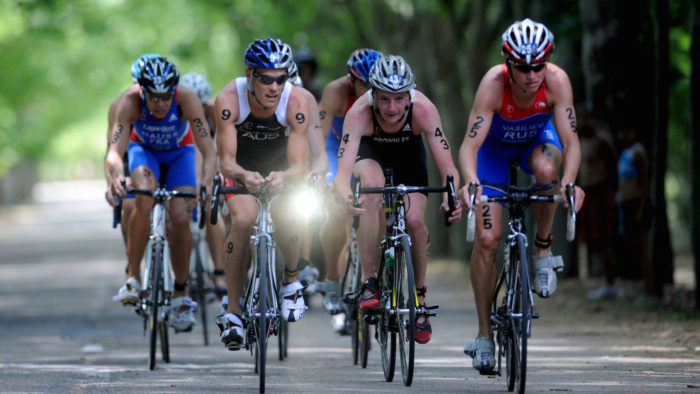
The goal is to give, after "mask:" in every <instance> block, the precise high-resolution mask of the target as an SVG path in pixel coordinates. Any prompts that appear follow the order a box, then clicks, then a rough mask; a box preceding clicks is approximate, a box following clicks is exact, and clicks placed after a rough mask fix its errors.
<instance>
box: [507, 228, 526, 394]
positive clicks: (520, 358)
mask: <svg viewBox="0 0 700 394" xmlns="http://www.w3.org/2000/svg"><path fill="white" fill-rule="evenodd" d="M514 252H516V253H512V254H511V256H513V257H512V261H511V275H512V285H511V286H510V288H511V289H512V290H513V293H512V294H513V298H512V300H511V305H510V308H509V309H510V310H511V312H512V315H513V316H511V317H510V319H509V324H508V334H509V335H508V344H507V347H506V368H507V370H506V373H507V378H508V379H507V380H508V391H513V390H515V388H516V387H517V388H518V392H519V393H521V394H522V393H524V392H525V380H526V379H525V377H526V373H527V338H528V336H529V331H530V296H531V295H530V286H529V283H530V282H529V276H528V275H529V273H528V269H527V260H526V259H527V250H526V247H525V243H524V242H523V241H522V240H520V239H518V241H517V250H516V251H514Z"/></svg>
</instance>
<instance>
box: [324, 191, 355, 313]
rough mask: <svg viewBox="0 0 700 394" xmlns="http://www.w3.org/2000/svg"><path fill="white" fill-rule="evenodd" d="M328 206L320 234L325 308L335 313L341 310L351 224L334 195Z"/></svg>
mask: <svg viewBox="0 0 700 394" xmlns="http://www.w3.org/2000/svg"><path fill="white" fill-rule="evenodd" d="M328 205H329V208H328V213H327V215H326V220H325V221H324V223H323V225H322V226H321V232H320V238H321V246H322V248H323V253H324V256H325V260H326V281H325V289H324V290H325V294H324V297H323V307H324V308H325V309H326V310H328V311H331V312H333V311H337V310H339V309H340V296H341V294H339V293H340V291H341V289H340V279H341V278H340V276H341V273H342V272H344V266H345V260H346V250H347V245H348V242H349V223H350V222H349V216H348V214H347V212H346V211H345V209H344V207H342V206H341V205H340V204H339V203H338V202H337V200H336V199H335V196H334V195H333V196H331V197H330V198H329V203H328ZM341 266H342V267H343V268H342V269H341Z"/></svg>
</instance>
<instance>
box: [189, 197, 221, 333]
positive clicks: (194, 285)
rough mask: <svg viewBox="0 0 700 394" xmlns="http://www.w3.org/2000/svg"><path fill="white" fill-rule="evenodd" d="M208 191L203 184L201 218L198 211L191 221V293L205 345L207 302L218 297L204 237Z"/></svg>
mask: <svg viewBox="0 0 700 394" xmlns="http://www.w3.org/2000/svg"><path fill="white" fill-rule="evenodd" d="M206 193H207V189H206V187H205V186H204V185H202V186H201V187H200V189H199V201H200V203H199V204H200V205H199V211H200V215H199V220H197V212H196V211H195V213H194V214H193V220H192V221H190V231H191V232H192V240H193V241H194V242H193V247H192V253H191V254H190V270H189V278H190V295H191V296H192V298H193V299H194V300H195V301H196V302H197V304H198V305H199V311H200V316H201V321H202V334H203V336H204V345H205V346H208V345H209V333H208V327H207V325H208V321H207V307H206V306H207V304H208V303H209V299H210V297H216V296H217V294H216V289H215V288H214V287H213V286H212V284H213V278H212V273H211V270H210V269H209V259H208V256H209V252H208V248H207V243H206V240H205V238H204V232H203V231H202V230H203V229H204V225H205V213H206V210H205V209H206Z"/></svg>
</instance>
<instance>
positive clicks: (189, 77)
mask: <svg viewBox="0 0 700 394" xmlns="http://www.w3.org/2000/svg"><path fill="white" fill-rule="evenodd" d="M180 84H181V85H182V86H184V87H186V88H189V89H192V90H194V92H195V93H197V96H199V100H200V101H201V102H203V103H206V102H207V101H209V98H210V97H211V85H210V84H209V81H207V79H206V78H205V77H204V76H203V75H200V74H197V73H187V74H185V75H183V76H182V78H180Z"/></svg>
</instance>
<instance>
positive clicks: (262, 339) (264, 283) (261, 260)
mask: <svg viewBox="0 0 700 394" xmlns="http://www.w3.org/2000/svg"><path fill="white" fill-rule="evenodd" d="M267 259H268V251H267V239H266V238H264V237H263V238H260V242H259V244H258V268H259V269H260V281H259V282H258V313H257V316H256V321H257V327H256V335H257V340H256V345H257V348H256V350H257V352H256V357H257V360H256V361H257V362H256V364H257V366H258V375H259V376H260V392H261V393H264V392H265V363H266V361H267V336H268V333H269V331H270V330H269V327H268V325H269V323H268V319H267V317H268V316H267V314H268V311H269V306H268V304H269V301H268V297H270V296H271V295H270V294H268V291H269V289H268V287H269V284H268V280H269V278H268V276H267V275H268V273H267V268H268V266H267Z"/></svg>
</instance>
